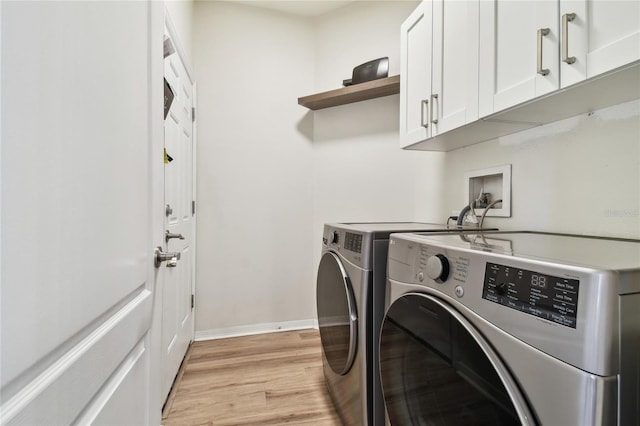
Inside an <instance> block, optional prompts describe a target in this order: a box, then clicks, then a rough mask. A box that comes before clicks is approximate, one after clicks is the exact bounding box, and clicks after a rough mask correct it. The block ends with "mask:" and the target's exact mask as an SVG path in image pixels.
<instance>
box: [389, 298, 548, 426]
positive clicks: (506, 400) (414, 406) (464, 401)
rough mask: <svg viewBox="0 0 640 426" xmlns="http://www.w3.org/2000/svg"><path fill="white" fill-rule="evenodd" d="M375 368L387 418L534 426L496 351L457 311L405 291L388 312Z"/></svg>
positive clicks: (412, 421)
mask: <svg viewBox="0 0 640 426" xmlns="http://www.w3.org/2000/svg"><path fill="white" fill-rule="evenodd" d="M380 374H381V380H382V389H383V393H384V402H385V407H386V410H387V414H388V416H389V420H390V422H391V424H392V425H422V424H429V425H494V426H498V425H535V424H536V420H535V418H534V417H533V415H532V413H531V411H530V410H529V408H528V405H527V402H526V400H525V398H524V397H523V396H522V394H521V392H520V390H519V388H518V386H517V384H516V383H515V381H514V380H513V379H512V377H511V375H510V374H509V373H508V370H507V368H506V367H505V366H504V364H503V363H502V361H501V360H500V358H499V356H498V355H497V354H496V353H495V352H494V350H493V349H492V347H491V346H490V345H489V344H488V343H487V341H486V340H485V339H484V338H483V337H482V335H481V334H480V333H479V332H478V331H477V330H476V329H475V327H473V326H472V325H471V324H470V323H469V321H467V320H466V318H464V317H463V316H462V315H461V314H460V313H459V312H457V311H456V310H455V309H453V308H452V307H451V306H450V305H448V304H447V303H445V302H443V301H441V300H438V299H437V298H435V297H432V296H430V295H426V294H420V293H408V294H406V295H404V296H402V297H401V298H399V299H397V300H396V301H395V302H394V303H393V304H392V305H391V306H390V307H389V310H388V311H387V314H386V316H385V319H384V322H383V325H382V332H381V337H380Z"/></svg>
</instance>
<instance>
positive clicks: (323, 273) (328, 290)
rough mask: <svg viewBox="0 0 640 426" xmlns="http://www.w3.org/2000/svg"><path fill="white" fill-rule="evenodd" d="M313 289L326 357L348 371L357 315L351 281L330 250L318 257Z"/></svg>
mask: <svg viewBox="0 0 640 426" xmlns="http://www.w3.org/2000/svg"><path fill="white" fill-rule="evenodd" d="M316 293H317V294H316V303H317V309H318V325H319V328H320V340H321V341H322V349H323V351H324V354H325V357H326V359H327V361H328V363H329V365H330V366H331V369H332V370H333V371H334V372H335V373H336V374H340V375H344V374H347V372H348V371H349V369H350V368H351V365H352V364H353V361H354V359H355V356H356V347H357V334H358V327H357V325H358V315H357V310H356V304H355V299H354V296H353V288H352V287H351V281H350V280H349V277H348V276H347V273H346V271H345V269H344V266H343V265H342V262H341V261H340V259H339V258H338V256H337V255H336V254H335V253H333V252H326V253H325V254H324V255H323V256H322V258H321V259H320V266H319V268H318V279H317V283H316Z"/></svg>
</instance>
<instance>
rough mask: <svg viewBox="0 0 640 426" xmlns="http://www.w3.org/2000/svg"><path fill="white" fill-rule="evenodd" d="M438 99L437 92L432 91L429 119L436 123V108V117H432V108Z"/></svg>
mask: <svg viewBox="0 0 640 426" xmlns="http://www.w3.org/2000/svg"><path fill="white" fill-rule="evenodd" d="M437 100H438V94H437V93H434V94H432V95H431V109H430V110H429V121H431V122H432V123H433V124H438V110H436V118H435V119H434V118H433V110H434V107H433V106H434V105H435V103H436V101H437Z"/></svg>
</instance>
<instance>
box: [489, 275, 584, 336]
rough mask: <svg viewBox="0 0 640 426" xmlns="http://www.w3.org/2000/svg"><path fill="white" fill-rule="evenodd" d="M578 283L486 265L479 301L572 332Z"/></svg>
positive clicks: (574, 326)
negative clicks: (528, 315)
mask: <svg viewBox="0 0 640 426" xmlns="http://www.w3.org/2000/svg"><path fill="white" fill-rule="evenodd" d="M579 287H580V283H579V281H578V280H575V279H569V278H561V277H554V276H551V275H546V274H541V273H538V272H534V271H529V270H526V269H521V268H513V267H509V266H505V265H499V264H497V263H490V262H487V264H486V268H485V274H484V285H483V288H482V298H483V299H486V300H489V301H491V302H495V303H499V304H501V305H503V306H506V307H508V308H511V309H515V310H518V311H521V312H525V313H527V314H530V315H534V316H536V317H539V318H544V319H546V320H549V321H553V322H555V323H558V324H561V325H564V326H566V327H571V328H576V318H577V310H578V290H579Z"/></svg>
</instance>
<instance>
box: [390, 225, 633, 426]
mask: <svg viewBox="0 0 640 426" xmlns="http://www.w3.org/2000/svg"><path fill="white" fill-rule="evenodd" d="M388 256H389V259H388V297H389V299H388V303H387V308H386V312H385V316H384V319H383V325H382V329H381V336H380V352H379V358H380V359H379V362H380V375H381V382H382V388H383V397H384V403H385V407H386V421H387V424H391V425H394V426H409V425H477V424H483V425H549V426H556V425H557V426H570V425H571V426H574V425H580V426H588V425H589V426H590V425H616V424H617V425H620V426H622V425H638V424H640V395H639V389H640V373H639V370H640V241H638V240H622V239H607V238H596V237H583V236H570V235H559V234H545V233H536V232H498V233H486V232H485V233H482V234H477V235H475V234H474V235H472V234H465V235H419V234H415V233H414V234H393V235H391V236H390V241H389V253H388Z"/></svg>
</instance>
